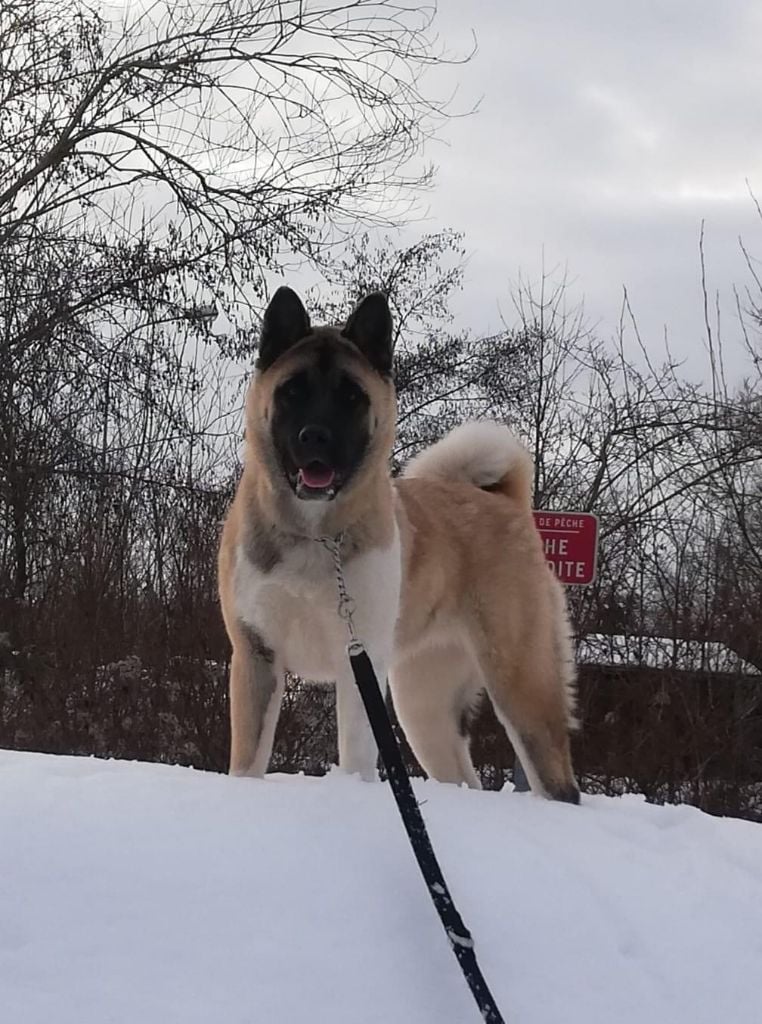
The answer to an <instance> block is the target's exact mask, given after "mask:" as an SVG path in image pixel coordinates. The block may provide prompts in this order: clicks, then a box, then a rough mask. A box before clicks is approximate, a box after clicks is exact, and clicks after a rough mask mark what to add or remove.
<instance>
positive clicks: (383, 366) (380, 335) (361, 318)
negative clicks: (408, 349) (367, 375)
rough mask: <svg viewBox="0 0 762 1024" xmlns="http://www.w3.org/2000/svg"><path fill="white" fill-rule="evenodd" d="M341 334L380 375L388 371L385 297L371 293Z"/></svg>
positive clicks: (388, 315)
mask: <svg viewBox="0 0 762 1024" xmlns="http://www.w3.org/2000/svg"><path fill="white" fill-rule="evenodd" d="M341 333H342V334H343V335H344V337H345V338H349V340H350V341H351V342H353V343H354V344H355V345H356V346H357V348H359V350H360V351H361V352H362V354H363V355H364V356H365V358H366V359H367V360H368V362H369V363H370V364H371V366H372V367H373V368H374V369H375V370H378V372H379V373H382V374H384V375H387V374H390V373H391V372H392V356H393V352H392V314H391V312H390V311H389V303H388V302H387V301H386V296H385V295H382V294H381V292H373V293H372V294H371V295H368V296H367V297H366V298H364V299H363V300H362V302H361V303H360V305H359V306H358V307H357V308H356V309H355V311H354V312H353V313H352V315H351V316H350V318H349V320H347V322H346V324H345V326H344V329H343V330H342V332H341Z"/></svg>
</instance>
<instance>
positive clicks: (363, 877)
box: [0, 752, 762, 1024]
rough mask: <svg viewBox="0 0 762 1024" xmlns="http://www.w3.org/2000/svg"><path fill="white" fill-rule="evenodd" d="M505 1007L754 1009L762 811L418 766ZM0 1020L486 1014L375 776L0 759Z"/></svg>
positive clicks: (599, 1019) (587, 1017) (348, 1019)
mask: <svg viewBox="0 0 762 1024" xmlns="http://www.w3.org/2000/svg"><path fill="white" fill-rule="evenodd" d="M416 790H417V793H418V795H419V799H421V801H422V803H423V812H424V815H425V817H426V819H427V821H428V823H429V827H430V831H431V835H432V839H433V842H434V844H435V847H436V848H437V852H438V854H439V857H440V861H441V863H442V867H443V869H444V872H445V875H446V877H447V879H448V881H449V883H450V886H451V890H452V892H453V895H454V897H455V900H456V903H457V905H458V908H459V910H460V911H461V914H462V915H463V917H464V920H465V922H466V924H467V926H468V927H469V928H470V929H471V931H472V933H473V935H474V938H475V940H476V948H477V954H478V956H479V960H480V963H481V966H482V969H483V971H484V973H485V975H486V977H487V979H488V982H489V984H490V986H491V988H492V990H493V992H494V993H495V995H496V997H497V999H498V1001H499V1003H500V1005H501V1008H502V1011H503V1014H504V1015H505V1017H506V1021H507V1022H508V1024H561V1022H563V1024H612V1022H616V1024H636V1022H637V1024H642V1021H644V1020H645V1021H648V1022H649V1024H710V1022H711V1024H716V1022H717V1021H727V1022H729V1024H746V1022H752V1021H757V1020H761V1019H762V1004H761V1003H760V995H759V971H760V966H762V926H761V925H762V827H760V826H759V825H754V824H751V823H748V822H743V821H736V820H732V819H718V818H712V817H709V816H708V815H705V814H703V813H701V812H700V811H697V810H695V809H693V808H690V807H653V806H650V805H648V804H646V803H645V802H644V801H643V800H642V799H641V798H639V797H634V796H629V797H622V798H619V799H612V798H607V797H585V798H584V799H583V804H582V806H581V807H572V806H569V805H565V804H552V803H548V802H546V801H543V800H540V799H537V798H535V797H533V796H531V795H525V794H515V793H509V792H503V793H478V792H471V791H467V790H462V789H457V788H455V787H452V786H443V785H438V784H436V783H431V782H418V783H416ZM0 837H1V838H0V908H2V910H1V912H0V1007H2V1010H1V1011H0V1017H1V1018H2V1020H3V1021H8V1022H13V1024H49V1022H50V1021H55V1022H56V1024H175V1022H176V1024H194V1022H204V1024H216V1022H218V1021H219V1022H224V1024H260V1022H261V1024H265V1022H267V1024H297V1022H298V1024H304V1022H315V1024H322V1022H327V1024H381V1022H383V1024H390V1022H398V1024H450V1022H451V1024H470V1022H474V1024H476V1022H477V1021H478V1020H479V1017H478V1014H477V1011H476V1008H475V1006H474V1005H473V1004H472V1002H471V997H470V994H469V992H468V990H467V989H466V987H465V983H464V981H463V979H462V977H461V975H460V972H459V969H458V966H457V963H456V961H455V959H454V957H453V955H452V952H451V951H450V949H449V946H448V944H447V941H446V939H445V936H444V933H443V932H442V929H441V925H440V923H439V920H438V918H437V917H436V915H435V912H434V910H433V908H432V906H431V904H430V902H429V898H428V895H427V893H426V889H425V887H424V884H423V881H422V880H421V878H420V876H419V875H418V871H417V867H416V865H415V862H414V860H413V857H412V854H411V853H410V851H409V849H408V848H407V845H406V839H405V836H404V833H403V830H402V826H401V824H400V822H399V820H398V818H397V811H396V808H395V806H394V802H393V799H392V796H391V793H390V792H389V791H388V790H387V788H386V787H385V786H384V785H382V784H380V783H378V784H368V783H362V782H360V781H359V780H357V779H354V778H347V777H344V776H341V775H339V774H338V773H334V774H331V775H329V776H328V777H327V778H324V779H310V778H304V777H287V776H270V777H269V778H268V779H266V780H264V781H255V780H251V779H232V778H227V777H225V776H221V775H212V774H205V773H202V772H197V771H193V770H191V769H187V768H173V767H167V766H160V765H147V764H135V763H126V762H115V761H98V760H92V759H87V758H71V757H53V756H48V755H41V754H27V753H17V752H15V753H11V752H0Z"/></svg>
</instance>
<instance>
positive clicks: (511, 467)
mask: <svg viewBox="0 0 762 1024" xmlns="http://www.w3.org/2000/svg"><path fill="white" fill-rule="evenodd" d="M403 476H406V477H408V476H412V477H429V478H432V479H436V480H459V481H460V482H462V483H468V484H473V485H474V486H475V487H480V488H481V489H482V490H485V491H493V492H498V493H500V494H504V495H506V497H509V498H514V499H515V500H516V501H518V502H520V503H521V504H522V505H525V506H526V507H527V508H531V505H532V482H533V479H534V466H533V464H532V458H531V456H530V454H529V452H528V451H527V450H526V448H525V447H524V445H523V444H522V443H521V441H519V439H518V438H517V437H516V435H515V434H514V433H513V432H512V431H511V430H509V428H508V427H506V426H504V425H503V424H502V423H496V422H495V421H494V420H472V421H471V422H470V423H463V424H462V425H461V426H459V427H455V429H454V430H451V431H450V433H449V434H446V435H445V436H444V437H443V438H442V439H441V441H437V442H436V443H435V444H433V445H431V447H430V448H425V449H424V450H423V451H422V452H421V453H420V454H419V455H416V456H415V458H413V459H411V460H410V462H409V463H408V464H407V466H406V467H405V470H404V473H403Z"/></svg>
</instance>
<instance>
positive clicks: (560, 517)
mask: <svg viewBox="0 0 762 1024" xmlns="http://www.w3.org/2000/svg"><path fill="white" fill-rule="evenodd" d="M534 521H535V526H536V527H537V529H538V530H539V531H540V536H541V537H542V543H543V547H544V548H545V557H546V558H547V560H548V562H549V563H550V564H551V566H552V567H553V570H554V572H555V574H556V576H558V578H559V579H560V580H561V582H562V583H566V584H570V585H576V586H578V587H585V586H587V584H588V583H592V582H593V580H594V579H595V563H596V559H597V556H598V520H597V519H596V517H595V516H593V515H590V513H589V512H535V513H534Z"/></svg>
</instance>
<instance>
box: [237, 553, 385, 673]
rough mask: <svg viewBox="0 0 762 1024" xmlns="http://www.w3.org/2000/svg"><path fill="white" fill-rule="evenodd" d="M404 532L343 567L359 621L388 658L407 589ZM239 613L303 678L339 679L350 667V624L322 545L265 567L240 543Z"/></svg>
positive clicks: (366, 638)
mask: <svg viewBox="0 0 762 1024" xmlns="http://www.w3.org/2000/svg"><path fill="white" fill-rule="evenodd" d="M400 576H401V564H400V545H399V538H398V537H395V539H394V542H393V543H392V544H391V545H390V546H389V547H388V548H384V549H379V548H376V549H373V550H371V551H368V552H366V553H364V554H362V555H359V556H357V557H355V558H353V559H351V561H349V562H348V563H347V564H346V566H345V568H344V578H345V583H346V588H347V591H348V594H349V596H350V598H351V600H352V604H353V607H354V615H353V621H354V626H355V630H356V632H357V635H358V636H359V638H360V639H361V640H362V641H363V642H364V643H365V644H366V645H367V647H368V649H369V650H370V651H372V652H374V654H376V655H377V656H380V657H381V658H383V659H384V660H385V661H386V663H388V661H389V659H390V657H391V651H392V647H393V638H394V627H395V623H396V620H397V612H398V608H399V594H400ZM236 603H237V609H238V614H239V615H240V617H241V618H242V619H243V620H244V621H245V622H247V623H248V624H249V625H250V626H251V627H252V628H253V629H254V630H256V632H257V633H258V634H259V636H260V637H261V638H262V640H263V641H264V642H265V643H266V644H267V646H268V647H271V648H272V650H273V651H274V653H275V657H276V660H277V662H278V663H279V664H280V665H281V666H282V667H283V668H285V669H287V670H288V671H290V672H293V673H295V674H296V675H299V676H301V677H302V678H303V679H310V680H315V681H319V682H332V681H334V680H335V679H336V678H337V676H338V675H339V674H341V673H342V672H345V671H346V664H347V662H346V659H347V654H346V647H347V642H348V631H347V624H346V622H345V621H344V620H343V619H342V618H341V617H340V615H339V593H338V586H337V581H336V576H335V571H334V565H333V560H332V558H331V555H330V553H329V552H328V551H327V550H326V549H325V548H324V547H321V546H320V545H318V544H317V543H316V544H315V546H314V548H313V547H305V546H300V547H299V548H296V549H295V550H294V551H293V552H289V553H288V554H287V555H286V557H285V558H284V560H283V561H282V562H281V563H279V564H278V565H277V566H276V567H275V568H274V569H273V570H271V571H270V572H268V573H263V572H261V571H260V570H258V569H257V568H256V567H255V566H254V565H252V563H251V562H250V561H249V560H248V558H247V557H246V555H245V552H244V551H243V550H242V549H240V548H239V550H238V553H237V559H236Z"/></svg>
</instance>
